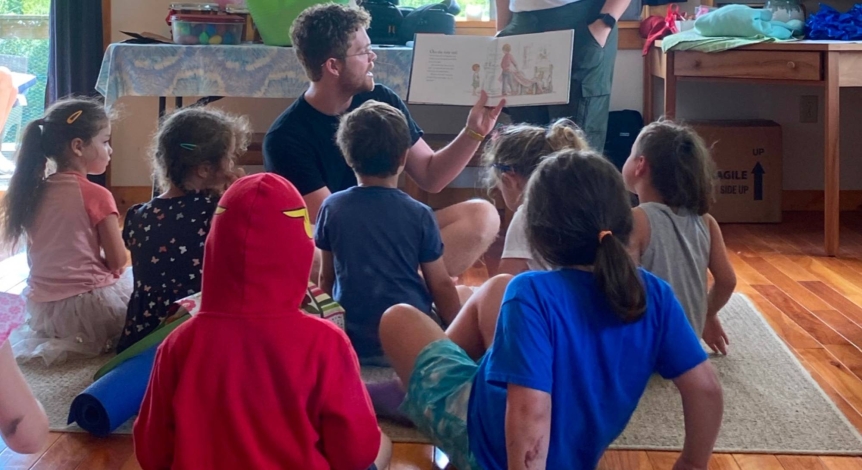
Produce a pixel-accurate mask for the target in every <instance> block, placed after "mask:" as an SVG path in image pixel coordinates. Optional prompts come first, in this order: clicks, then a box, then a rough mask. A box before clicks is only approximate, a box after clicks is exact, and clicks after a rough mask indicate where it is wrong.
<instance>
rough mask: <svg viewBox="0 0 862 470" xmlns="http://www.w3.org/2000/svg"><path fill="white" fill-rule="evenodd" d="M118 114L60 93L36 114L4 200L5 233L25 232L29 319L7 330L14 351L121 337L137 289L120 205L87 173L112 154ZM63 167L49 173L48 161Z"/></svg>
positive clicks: (58, 352)
mask: <svg viewBox="0 0 862 470" xmlns="http://www.w3.org/2000/svg"><path fill="white" fill-rule="evenodd" d="M110 138H111V123H110V119H109V117H108V116H107V114H106V113H105V110H104V108H103V107H102V105H101V104H100V103H98V102H96V101H91V100H83V99H70V100H64V101H61V102H58V103H57V104H55V105H54V106H52V107H51V108H49V109H48V110H47V111H46V112H45V116H44V117H43V118H41V119H37V120H36V121H33V122H32V123H30V124H29V125H28V126H27V128H26V129H25V131H24V139H23V141H22V143H21V147H20V148H19V150H18V155H17V162H18V163H17V167H16V168H15V173H14V174H13V176H12V180H11V182H10V184H9V191H8V192H7V193H6V196H5V198H4V200H3V203H2V207H0V211H2V212H0V213H2V218H0V222H2V232H3V239H4V241H5V242H8V243H10V244H12V245H14V244H16V243H17V241H18V240H19V239H20V238H21V237H22V236H23V237H25V238H26V240H27V251H28V253H27V255H28V261H29V264H30V276H29V278H28V279H27V289H26V290H25V292H24V295H25V297H26V301H27V306H26V309H27V323H26V325H25V326H24V327H23V328H22V329H21V330H19V331H16V332H15V334H13V336H12V337H11V338H10V339H11V341H12V345H13V349H14V351H15V355H16V356H17V357H19V358H24V359H30V358H33V357H41V358H42V359H43V360H44V361H45V363H46V364H48V365H50V364H52V363H56V362H62V361H64V360H65V359H66V358H67V357H68V355H69V354H70V353H71V354H74V355H79V356H85V357H93V356H97V355H99V354H101V353H103V352H107V351H111V350H113V348H114V347H115V346H116V342H117V340H118V338H119V336H120V332H121V331H122V328H123V322H124V320H125V313H126V305H127V303H128V301H129V294H130V292H131V288H132V280H131V276H123V271H124V267H125V265H126V261H127V255H126V250H125V247H124V245H123V239H122V236H121V234H120V228H119V220H118V211H117V206H116V204H115V202H114V198H113V196H112V195H111V193H110V192H109V191H108V190H107V189H105V188H103V187H101V186H98V185H96V184H94V183H91V182H90V181H88V180H87V175H88V174H101V173H104V172H105V169H106V168H107V165H108V162H109V161H110V159H111V153H112V150H111V145H110V143H109V141H110ZM49 160H51V161H53V162H54V164H55V165H56V168H57V171H56V172H55V173H53V174H51V175H49V176H47V177H46V176H45V174H46V167H47V164H48V161H49Z"/></svg>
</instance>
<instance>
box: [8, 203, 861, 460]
mask: <svg viewBox="0 0 862 470" xmlns="http://www.w3.org/2000/svg"><path fill="white" fill-rule="evenodd" d="M841 222H842V227H841V251H840V253H839V256H838V257H837V258H825V257H823V254H824V252H823V244H822V233H823V232H822V227H823V220H822V217H821V216H819V215H818V214H817V213H788V214H785V222H784V223H782V224H780V225H728V226H724V227H723V230H724V235H725V238H726V242H727V246H728V249H729V252H730V256H731V260H732V262H733V265H734V267H735V268H736V272H737V276H738V278H739V286H738V288H737V290H738V291H739V292H742V293H744V294H746V295H748V296H749V297H750V298H751V299H752V300H753V301H754V303H755V304H756V305H757V307H758V308H759V309H760V311H761V312H762V313H763V314H764V316H765V317H766V318H767V320H768V321H769V323H770V324H771V325H772V327H773V328H774V329H775V330H776V331H777V332H778V334H779V335H780V336H781V337H782V338H783V339H784V341H786V342H787V344H788V345H789V346H790V347H791V349H792V350H793V351H794V353H795V354H796V355H797V357H798V358H799V359H800V360H801V361H802V363H803V364H804V365H805V367H806V368H807V369H808V370H809V371H810V372H811V374H812V376H813V377H814V379H815V380H817V382H818V383H819V384H820V385H821V386H822V387H823V389H824V390H825V391H826V393H827V394H828V395H829V396H830V397H832V399H833V400H834V401H835V403H836V404H837V405H838V407H839V408H840V409H841V410H842V411H843V412H844V413H845V414H846V415H847V417H848V418H849V420H850V421H851V422H852V423H853V424H854V425H855V426H856V427H857V429H860V430H862V214H859V213H847V212H845V213H844V214H843V215H842V221H841ZM495 252H496V255H497V256H499V244H498V245H497V246H496V247H495V249H494V250H492V255H491V257H493V254H495ZM495 265H496V263H495V262H493V261H492V260H491V259H489V260H488V261H487V264H486V265H482V266H477V267H475V268H474V269H472V270H471V271H469V272H468V273H467V274H466V275H465V278H464V281H465V282H466V283H468V284H476V283H480V282H481V281H482V280H484V279H486V278H487V276H488V271H489V269H490V270H491V271H492V272H493V270H494V269H495ZM730 340H731V345H730V347H731V354H732V352H733V349H732V348H733V338H730ZM0 449H3V447H2V443H0ZM432 455H433V449H432V448H431V447H428V446H420V445H396V447H395V456H394V459H393V464H392V467H391V468H392V469H393V470H408V469H410V470H419V469H421V470H431V469H433V468H435V467H434V464H433V459H432ZM676 455H677V454H676V453H674V452H639V451H630V452H608V453H607V455H605V458H604V460H603V461H602V463H601V465H600V467H599V468H600V469H603V470H611V469H636V470H648V469H654V470H665V469H668V470H669V469H671V467H672V466H673V463H674V460H675V459H676ZM30 468H32V469H69V470H72V469H81V470H107V469H137V468H139V467H138V465H137V463H136V461H135V458H134V455H133V449H132V441H131V438H130V437H128V436H114V437H111V438H108V439H97V438H94V437H91V436H89V435H84V434H52V435H51V438H50V440H49V442H48V443H47V444H46V445H45V449H44V451H43V452H42V453H41V454H39V455H33V456H22V455H17V454H15V453H13V452H11V451H10V450H8V449H4V450H2V452H0V469H30ZM710 468H711V469H743V470H745V469H758V470H759V469H764V470H771V469H784V470H802V469H832V470H850V469H862V458H860V457H828V456H819V457H818V456H786V455H737V454H733V455H731V454H717V455H715V456H714V459H713V461H712V463H711V465H710Z"/></svg>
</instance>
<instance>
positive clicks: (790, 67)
mask: <svg viewBox="0 0 862 470" xmlns="http://www.w3.org/2000/svg"><path fill="white" fill-rule="evenodd" d="M787 68H789V69H795V68H796V62H793V61H792V60H791V61H790V62H787Z"/></svg>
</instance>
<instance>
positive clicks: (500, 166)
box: [491, 163, 513, 173]
mask: <svg viewBox="0 0 862 470" xmlns="http://www.w3.org/2000/svg"><path fill="white" fill-rule="evenodd" d="M491 166H493V167H494V168H496V169H497V170H498V171H500V173H508V172H510V171H512V170H513V168H512V166H511V165H504V164H502V163H494V164H492V165H491Z"/></svg>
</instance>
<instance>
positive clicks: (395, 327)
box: [380, 304, 446, 386]
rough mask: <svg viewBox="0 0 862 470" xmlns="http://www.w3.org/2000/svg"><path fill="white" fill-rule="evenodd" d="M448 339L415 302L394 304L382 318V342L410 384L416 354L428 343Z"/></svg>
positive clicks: (402, 379) (404, 378)
mask: <svg viewBox="0 0 862 470" xmlns="http://www.w3.org/2000/svg"><path fill="white" fill-rule="evenodd" d="M441 339H446V333H444V332H443V330H442V329H441V328H440V326H439V325H437V323H435V322H434V320H432V319H431V317H429V316H428V315H426V314H424V313H422V312H421V311H420V310H418V309H416V308H415V307H413V306H410V305H406V304H399V305H396V306H394V307H391V308H390V309H389V310H387V311H386V313H384V314H383V318H381V319H380V343H381V344H382V345H383V352H384V353H386V357H388V358H389V362H390V364H392V367H393V368H394V369H395V373H397V374H398V377H399V378H400V379H401V382H402V383H403V384H404V385H405V386H406V385H407V384H408V383H409V382H410V375H411V374H412V373H413V366H414V365H415V364H416V357H417V356H419V353H420V352H422V350H423V349H425V346H428V345H429V344H431V343H433V342H434V341H437V340H441Z"/></svg>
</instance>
